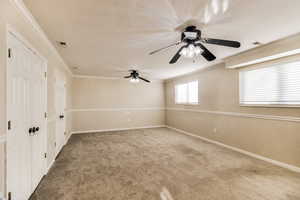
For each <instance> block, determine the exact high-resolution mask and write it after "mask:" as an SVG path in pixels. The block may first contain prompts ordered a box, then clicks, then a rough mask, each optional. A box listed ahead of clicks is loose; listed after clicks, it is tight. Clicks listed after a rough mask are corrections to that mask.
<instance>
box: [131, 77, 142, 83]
mask: <svg viewBox="0 0 300 200" xmlns="http://www.w3.org/2000/svg"><path fill="white" fill-rule="evenodd" d="M130 82H131V83H138V82H140V80H139V79H138V78H135V77H132V78H131V79H130Z"/></svg>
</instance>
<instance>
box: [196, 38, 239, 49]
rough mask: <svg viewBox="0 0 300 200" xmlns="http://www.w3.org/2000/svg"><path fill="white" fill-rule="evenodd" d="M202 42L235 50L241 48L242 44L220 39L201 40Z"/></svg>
mask: <svg viewBox="0 0 300 200" xmlns="http://www.w3.org/2000/svg"><path fill="white" fill-rule="evenodd" d="M201 41H202V42H205V43H208V44H216V45H221V46H226V47H233V48H239V47H240V46H241V43H240V42H238V41H231V40H219V39H213V38H201Z"/></svg>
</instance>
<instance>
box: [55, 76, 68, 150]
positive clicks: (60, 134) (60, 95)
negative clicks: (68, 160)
mask: <svg viewBox="0 0 300 200" xmlns="http://www.w3.org/2000/svg"><path fill="white" fill-rule="evenodd" d="M65 91H66V89H65V82H64V81H62V80H57V81H56V90H55V93H56V95H55V98H56V101H55V104H56V154H58V153H59V152H60V151H61V149H62V147H63V146H64V144H65V126H66V125H65V104H66V103H65V101H66V94H65Z"/></svg>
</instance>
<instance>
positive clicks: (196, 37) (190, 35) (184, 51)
mask: <svg viewBox="0 0 300 200" xmlns="http://www.w3.org/2000/svg"><path fill="white" fill-rule="evenodd" d="M181 43H183V44H184V46H182V47H180V49H179V50H178V51H177V53H176V54H175V55H174V56H173V58H172V59H171V60H170V62H169V63H170V64H174V63H176V62H177V60H178V59H179V58H180V56H184V57H187V58H193V57H195V56H198V55H200V54H201V55H202V56H203V57H204V58H205V59H206V60H207V61H213V60H215V59H216V56H215V55H214V54H212V53H211V52H210V51H209V50H208V49H207V48H206V47H205V46H204V45H203V44H202V43H207V44H215V45H221V46H226V47H233V48H239V47H240V46H241V44H240V42H237V41H231V40H220V39H212V38H202V37H201V31H200V30H199V29H197V27H196V26H188V27H186V28H185V30H184V31H183V32H182V33H181V41H179V42H176V43H174V44H171V45H169V46H166V47H163V48H160V49H158V50H155V51H152V52H150V55H153V54H155V53H157V52H160V51H162V50H165V49H168V48H170V47H173V46H177V45H179V44H181Z"/></svg>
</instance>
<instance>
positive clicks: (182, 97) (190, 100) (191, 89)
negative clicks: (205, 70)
mask: <svg viewBox="0 0 300 200" xmlns="http://www.w3.org/2000/svg"><path fill="white" fill-rule="evenodd" d="M175 102H176V103H178V104H185V103H186V104H197V103H198V81H192V82H189V83H184V84H179V85H176V86H175Z"/></svg>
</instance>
